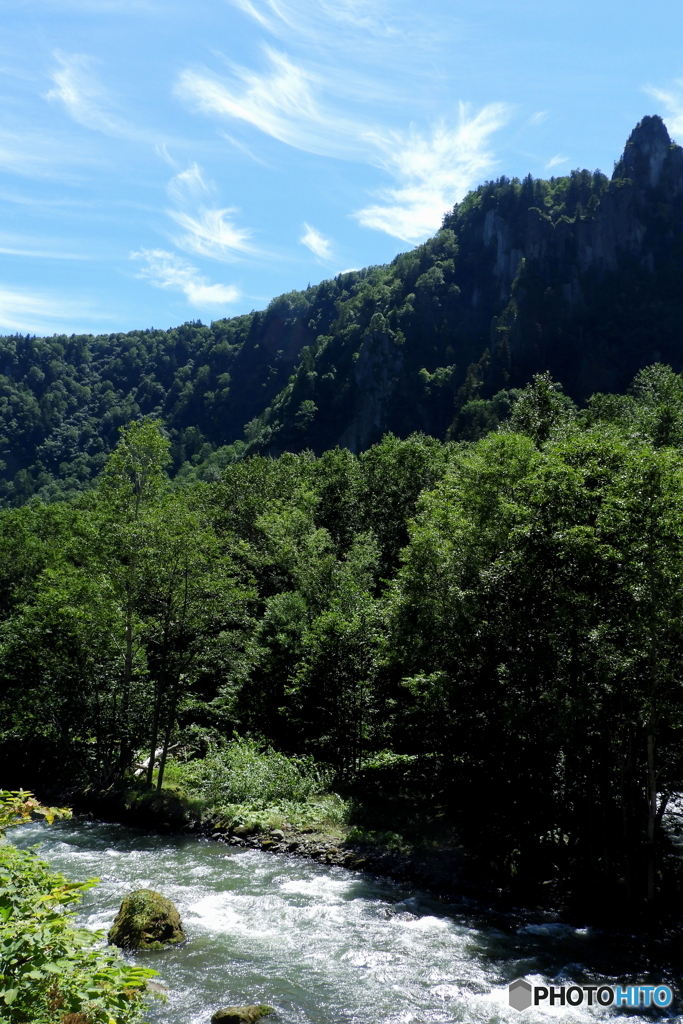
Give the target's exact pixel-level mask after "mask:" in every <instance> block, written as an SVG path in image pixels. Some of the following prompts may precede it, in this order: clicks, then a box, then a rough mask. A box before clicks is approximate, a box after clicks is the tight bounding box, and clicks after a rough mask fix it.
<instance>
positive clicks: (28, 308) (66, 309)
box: [0, 286, 104, 334]
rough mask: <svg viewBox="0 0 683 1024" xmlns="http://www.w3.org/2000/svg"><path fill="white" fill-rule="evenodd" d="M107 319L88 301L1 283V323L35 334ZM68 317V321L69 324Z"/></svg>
mask: <svg viewBox="0 0 683 1024" xmlns="http://www.w3.org/2000/svg"><path fill="white" fill-rule="evenodd" d="M92 319H95V320H97V319H104V318H103V317H102V316H101V314H100V315H96V314H93V312H92V309H91V308H90V307H89V306H88V305H87V304H85V303H82V302H78V301H73V300H65V299H64V298H62V297H57V296H52V295H50V294H45V293H41V292H34V291H28V290H26V289H14V288H3V287H2V286H0V326H1V327H2V328H3V329H4V330H10V331H28V332H31V333H35V334H41V333H42V334H44V333H50V332H53V331H56V330H71V331H73V330H74V329H76V326H77V324H78V322H79V321H80V322H81V323H83V322H84V321H86V320H92ZM64 321H66V322H67V323H66V324H65V323H64Z"/></svg>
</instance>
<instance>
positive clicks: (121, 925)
mask: <svg viewBox="0 0 683 1024" xmlns="http://www.w3.org/2000/svg"><path fill="white" fill-rule="evenodd" d="M184 938H185V936H184V934H183V927H182V924H181V922H180V914H179V913H178V911H177V910H176V908H175V906H174V905H173V903H171V901H170V900H168V899H166V897H165V896H162V895H161V894H160V893H158V892H154V890H153V889H136V891H135V892H132V893H131V894H130V895H129V896H126V898H125V899H124V901H123V903H122V904H121V909H120V910H119V912H118V914H117V915H116V918H115V919H114V924H113V925H112V927H111V929H110V930H109V936H108V939H109V942H110V943H111V944H112V945H114V946H120V947H121V949H163V947H164V946H169V945H173V944H174V943H176V942H182V941H183V939H184Z"/></svg>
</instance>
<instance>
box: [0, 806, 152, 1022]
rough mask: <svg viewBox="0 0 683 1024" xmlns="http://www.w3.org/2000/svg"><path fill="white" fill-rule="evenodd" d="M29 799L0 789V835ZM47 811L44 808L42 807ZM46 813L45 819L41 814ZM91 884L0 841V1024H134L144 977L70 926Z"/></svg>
mask: <svg viewBox="0 0 683 1024" xmlns="http://www.w3.org/2000/svg"><path fill="white" fill-rule="evenodd" d="M35 806H36V802H35V801H31V800H30V795H29V794H23V793H22V794H16V793H13V794H12V793H4V792H2V791H0V836H1V835H2V833H3V829H4V828H6V827H10V826H11V825H14V824H17V823H19V822H21V821H22V820H26V818H27V816H28V814H30V811H31V810H35ZM46 810H47V809H46ZM45 816H48V815H45ZM94 884H95V881H94V880H91V881H89V882H70V881H68V880H67V879H66V878H64V876H63V875H60V874H57V873H55V872H53V871H51V870H50V867H49V865H48V864H46V863H45V861H42V860H40V859H39V858H38V857H37V856H36V854H35V853H33V852H32V851H28V850H18V849H16V847H14V846H11V845H10V844H9V843H7V842H5V841H2V840H0V1019H2V1020H3V1021H8V1022H17V1024H18V1022H20V1021H21V1022H25V1021H31V1022H32V1024H76V1022H78V1024H137V1022H139V1021H142V1019H143V1017H142V1010H143V1000H144V995H145V992H146V989H147V980H148V979H149V978H151V977H152V976H153V975H154V974H155V973H156V972H155V971H150V970H147V969H146V968H141V967H133V966H130V965H129V964H127V963H126V961H125V960H124V959H123V958H122V957H121V956H120V954H119V953H118V951H113V950H108V949H103V948H102V947H101V946H100V945H99V940H100V939H101V934H100V933H93V932H90V931H86V930H85V929H82V928H77V927H76V926H75V923H74V913H73V911H71V910H68V909H67V908H68V907H70V906H72V905H73V904H75V903H77V902H78V901H79V900H80V899H81V898H82V896H83V893H84V892H86V891H87V890H88V889H90V888H91V887H92V886H93V885H94Z"/></svg>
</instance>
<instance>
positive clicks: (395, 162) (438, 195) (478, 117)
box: [354, 103, 509, 242]
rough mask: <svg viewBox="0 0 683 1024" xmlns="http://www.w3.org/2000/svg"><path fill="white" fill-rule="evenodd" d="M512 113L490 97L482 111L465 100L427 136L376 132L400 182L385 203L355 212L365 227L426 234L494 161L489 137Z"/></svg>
mask: <svg viewBox="0 0 683 1024" xmlns="http://www.w3.org/2000/svg"><path fill="white" fill-rule="evenodd" d="M508 116H509V111H508V107H507V106H506V105H505V104H503V103H491V104H489V105H488V106H486V107H484V108H483V110H480V111H479V113H477V114H471V113H470V111H469V110H468V108H467V107H466V106H465V105H464V104H460V115H459V121H458V124H457V126H455V127H451V126H449V125H448V124H447V123H446V122H445V121H442V122H441V123H440V124H438V125H437V126H436V127H435V128H434V129H433V130H432V133H431V135H428V136H425V135H423V134H421V133H420V132H417V131H411V132H410V133H407V134H402V133H398V132H392V133H390V134H387V135H384V136H382V135H378V136H376V145H377V149H378V151H379V153H380V154H382V157H381V159H380V163H381V165H382V166H384V167H385V169H386V170H388V171H389V172H390V173H391V174H392V175H393V176H394V177H395V178H396V179H397V182H398V185H397V187H394V188H387V189H383V190H382V191H381V193H380V195H381V196H382V198H383V199H384V202H383V203H378V204H375V205H372V206H366V207H364V208H363V209H362V210H358V212H357V213H355V214H354V216H355V217H356V218H357V220H358V221H359V222H360V223H361V224H362V225H363V226H364V227H368V228H375V229H376V230H378V231H385V232H386V233H387V234H389V235H393V236H394V237H395V238H400V239H401V240H402V241H404V242H416V241H419V240H420V239H422V238H425V237H426V236H427V235H429V234H431V233H432V232H433V231H434V229H435V228H436V227H438V226H439V224H440V223H441V220H442V218H443V215H444V213H445V212H446V211H447V210H448V209H449V208H450V207H451V206H453V204H454V203H455V202H457V201H458V200H459V199H461V198H462V197H463V196H464V195H465V193H466V192H467V191H468V190H469V189H470V188H471V187H472V185H473V184H474V183H475V182H476V181H477V180H479V178H480V177H481V176H482V174H484V173H485V172H486V171H488V170H489V169H490V168H491V167H492V166H493V164H494V157H493V154H492V153H491V151H490V149H489V148H488V144H489V138H490V136H491V135H492V133H493V132H495V131H497V130H498V129H499V128H501V127H502V126H503V125H504V124H505V123H506V121H507V119H508Z"/></svg>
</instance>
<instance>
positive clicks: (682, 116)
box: [644, 78, 683, 139]
mask: <svg viewBox="0 0 683 1024" xmlns="http://www.w3.org/2000/svg"><path fill="white" fill-rule="evenodd" d="M675 84H676V86H677V89H676V91H670V90H666V89H655V87H654V86H652V85H647V86H645V89H644V92H646V93H647V94H648V96H652V98H653V99H655V100H657V102H658V103H661V104H662V106H663V107H664V109H665V110H666V111H667V114H668V116H664V120H665V122H666V126H667V128H668V129H669V133H670V134H671V135H675V136H677V137H678V138H679V139H680V138H683V92H682V91H681V90H683V79H680V78H679V79H677V80H676V83H675Z"/></svg>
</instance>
